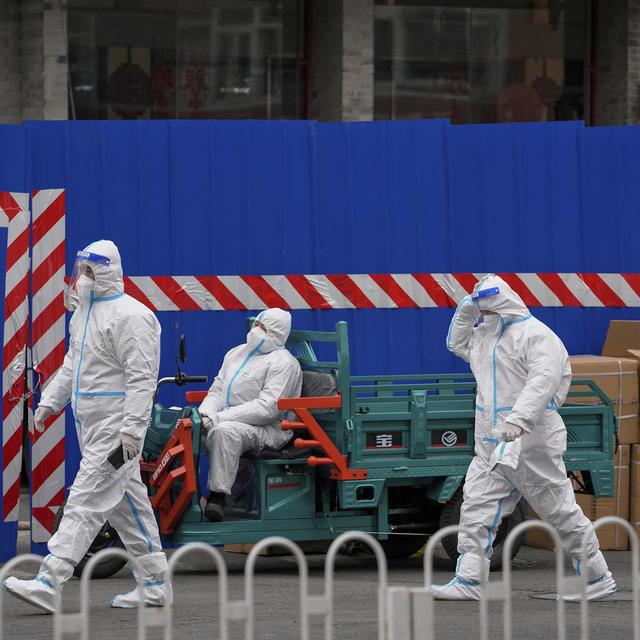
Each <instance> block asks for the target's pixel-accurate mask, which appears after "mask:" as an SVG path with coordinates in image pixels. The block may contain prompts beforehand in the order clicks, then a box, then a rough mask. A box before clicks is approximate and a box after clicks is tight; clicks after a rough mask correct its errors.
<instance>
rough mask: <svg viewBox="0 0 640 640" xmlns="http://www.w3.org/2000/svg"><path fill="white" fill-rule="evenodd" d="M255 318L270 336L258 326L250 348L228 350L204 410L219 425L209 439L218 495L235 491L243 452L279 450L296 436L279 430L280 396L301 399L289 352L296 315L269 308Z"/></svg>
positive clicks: (298, 374) (297, 368)
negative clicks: (292, 320)
mask: <svg viewBox="0 0 640 640" xmlns="http://www.w3.org/2000/svg"><path fill="white" fill-rule="evenodd" d="M256 320H259V321H260V323H262V324H263V325H264V327H265V328H266V333H265V332H264V331H263V330H262V329H260V328H258V327H254V328H252V329H251V331H250V332H249V334H248V335H247V342H246V344H241V345H239V346H237V347H235V348H234V349H231V351H229V352H227V354H226V355H225V357H224V361H223V363H222V367H221V368H220V371H219V373H218V375H217V376H216V378H215V380H214V381H213V384H212V385H211V388H210V389H209V392H208V394H207V396H206V398H205V399H204V400H203V401H202V404H201V405H200V409H199V410H200V413H201V414H203V415H206V416H210V417H212V418H213V419H214V422H215V427H214V428H212V429H211V430H210V431H209V433H208V434H207V438H206V444H207V448H208V449H209V452H210V458H209V489H211V491H213V492H215V493H224V494H230V493H231V487H232V486H233V483H234V481H235V478H236V474H237V472H238V464H239V462H240V456H241V455H242V454H243V453H244V452H246V451H249V450H252V449H262V448H264V447H270V448H273V449H278V448H280V447H282V446H283V445H284V444H286V443H287V442H288V441H289V439H290V438H291V432H290V431H283V430H282V429H281V428H280V420H281V419H282V418H283V417H285V414H284V413H283V412H281V411H280V410H279V409H278V400H279V399H280V398H297V397H298V396H299V395H300V392H301V390H302V371H301V369H300V364H299V363H298V361H297V360H296V359H295V358H294V357H293V356H292V355H291V354H290V353H289V351H287V349H285V343H286V342H287V338H288V337H289V332H290V330H291V314H290V313H289V312H288V311H283V310H282V309H267V310H266V311H263V312H262V313H260V314H259V315H258V316H257V318H256Z"/></svg>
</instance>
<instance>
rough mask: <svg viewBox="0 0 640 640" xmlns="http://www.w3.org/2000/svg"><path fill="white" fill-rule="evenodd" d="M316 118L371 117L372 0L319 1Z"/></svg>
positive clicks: (345, 118)
mask: <svg viewBox="0 0 640 640" xmlns="http://www.w3.org/2000/svg"><path fill="white" fill-rule="evenodd" d="M314 24H315V30H314V41H315V61H314V62H315V95H316V99H315V113H314V117H315V118H317V119H318V120H347V121H350V120H371V119H372V118H373V0H323V1H322V2H317V3H315V20H314Z"/></svg>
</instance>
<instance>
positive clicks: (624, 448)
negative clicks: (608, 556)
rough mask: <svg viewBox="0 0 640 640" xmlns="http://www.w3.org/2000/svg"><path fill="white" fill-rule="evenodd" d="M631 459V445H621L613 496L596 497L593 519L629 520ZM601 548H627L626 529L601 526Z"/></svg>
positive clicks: (616, 460)
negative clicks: (616, 518) (614, 517)
mask: <svg viewBox="0 0 640 640" xmlns="http://www.w3.org/2000/svg"><path fill="white" fill-rule="evenodd" d="M630 461H631V447H630V446H629V445H621V446H620V447H618V451H617V452H616V455H615V461H614V467H613V469H614V490H615V496H614V497H613V498H594V500H593V516H592V518H591V519H592V520H598V519H599V518H604V517H606V516H618V517H619V518H622V519H623V520H629V463H630ZM597 534H598V540H599V541H600V548H601V549H603V550H605V551H606V550H607V549H618V550H625V549H626V548H627V545H628V544H629V535H628V533H627V530H626V529H623V528H622V527H618V526H616V525H613V524H607V525H605V526H603V527H600V528H599V529H598V531H597Z"/></svg>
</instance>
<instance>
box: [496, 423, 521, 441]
mask: <svg viewBox="0 0 640 640" xmlns="http://www.w3.org/2000/svg"><path fill="white" fill-rule="evenodd" d="M523 433H524V432H523V430H522V427H519V426H518V425H517V424H513V423H511V422H505V423H504V424H503V425H502V426H500V427H498V428H497V429H491V435H492V436H493V437H494V438H498V440H501V441H502V442H513V441H514V440H516V439H517V438H519V437H520V436H521V435H522V434H523Z"/></svg>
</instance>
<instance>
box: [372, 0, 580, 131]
mask: <svg viewBox="0 0 640 640" xmlns="http://www.w3.org/2000/svg"><path fill="white" fill-rule="evenodd" d="M586 10H587V9H586V2H585V1H584V0H562V1H560V0H494V1H493V2H492V1H491V0H484V1H483V0H478V1H470V0H467V1H466V2H465V1H461V0H435V1H433V0H432V1H429V0H376V7H375V45H374V51H375V54H374V55H375V97H374V109H375V117H376V118H378V119H408V118H449V119H450V120H451V122H453V123H480V122H531V121H543V120H571V119H583V118H584V117H585V103H586V99H585V94H586V91H585V85H586V83H585V72H586V68H587V48H588V38H587V29H588V20H587V13H586Z"/></svg>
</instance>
